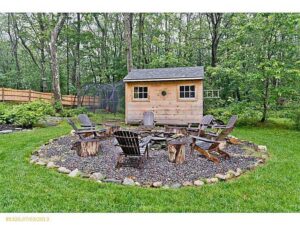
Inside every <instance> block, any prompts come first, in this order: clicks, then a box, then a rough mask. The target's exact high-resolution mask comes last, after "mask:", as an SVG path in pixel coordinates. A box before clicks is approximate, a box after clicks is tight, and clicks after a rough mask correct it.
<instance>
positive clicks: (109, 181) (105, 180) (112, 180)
mask: <svg viewBox="0 0 300 225" xmlns="http://www.w3.org/2000/svg"><path fill="white" fill-rule="evenodd" d="M103 182H106V183H115V184H121V183H122V181H121V180H117V179H113V178H112V179H104V180H103Z"/></svg>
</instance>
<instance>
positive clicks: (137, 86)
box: [132, 85, 149, 101]
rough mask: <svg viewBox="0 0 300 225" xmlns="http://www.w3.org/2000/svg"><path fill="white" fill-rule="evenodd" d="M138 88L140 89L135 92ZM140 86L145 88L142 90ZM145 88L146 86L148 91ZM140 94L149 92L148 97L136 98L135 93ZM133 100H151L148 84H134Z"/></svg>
mask: <svg viewBox="0 0 300 225" xmlns="http://www.w3.org/2000/svg"><path fill="white" fill-rule="evenodd" d="M136 88H138V89H139V90H138V91H137V92H135V89H136ZM140 88H143V89H144V90H142V91H140ZM145 88H146V90H147V91H146V92H145ZM136 93H137V94H138V95H140V94H145V93H146V94H147V98H139V97H138V98H136V97H135V94H136ZM132 101H149V87H148V86H146V85H135V86H133V88H132Z"/></svg>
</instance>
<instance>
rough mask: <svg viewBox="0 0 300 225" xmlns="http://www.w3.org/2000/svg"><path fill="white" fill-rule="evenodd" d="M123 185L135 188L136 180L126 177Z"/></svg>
mask: <svg viewBox="0 0 300 225" xmlns="http://www.w3.org/2000/svg"><path fill="white" fill-rule="evenodd" d="M122 184H123V185H127V186H134V185H135V183H134V180H132V179H131V178H129V177H125V179H124V180H123V183H122Z"/></svg>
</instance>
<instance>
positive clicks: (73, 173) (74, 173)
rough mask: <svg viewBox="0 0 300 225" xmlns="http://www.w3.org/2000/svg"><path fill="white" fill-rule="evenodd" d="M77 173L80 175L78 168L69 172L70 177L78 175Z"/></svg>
mask: <svg viewBox="0 0 300 225" xmlns="http://www.w3.org/2000/svg"><path fill="white" fill-rule="evenodd" d="M79 175H80V171H79V170H78V169H75V170H73V171H72V172H71V173H69V176H70V177H78V176H79Z"/></svg>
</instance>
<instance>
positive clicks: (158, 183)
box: [152, 181, 162, 188]
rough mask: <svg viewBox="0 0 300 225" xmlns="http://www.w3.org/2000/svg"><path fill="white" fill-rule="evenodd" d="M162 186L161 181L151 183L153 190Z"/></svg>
mask: <svg viewBox="0 0 300 225" xmlns="http://www.w3.org/2000/svg"><path fill="white" fill-rule="evenodd" d="M161 186H162V182H161V181H156V182H153V184H152V187H155V188H159V187H161Z"/></svg>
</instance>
